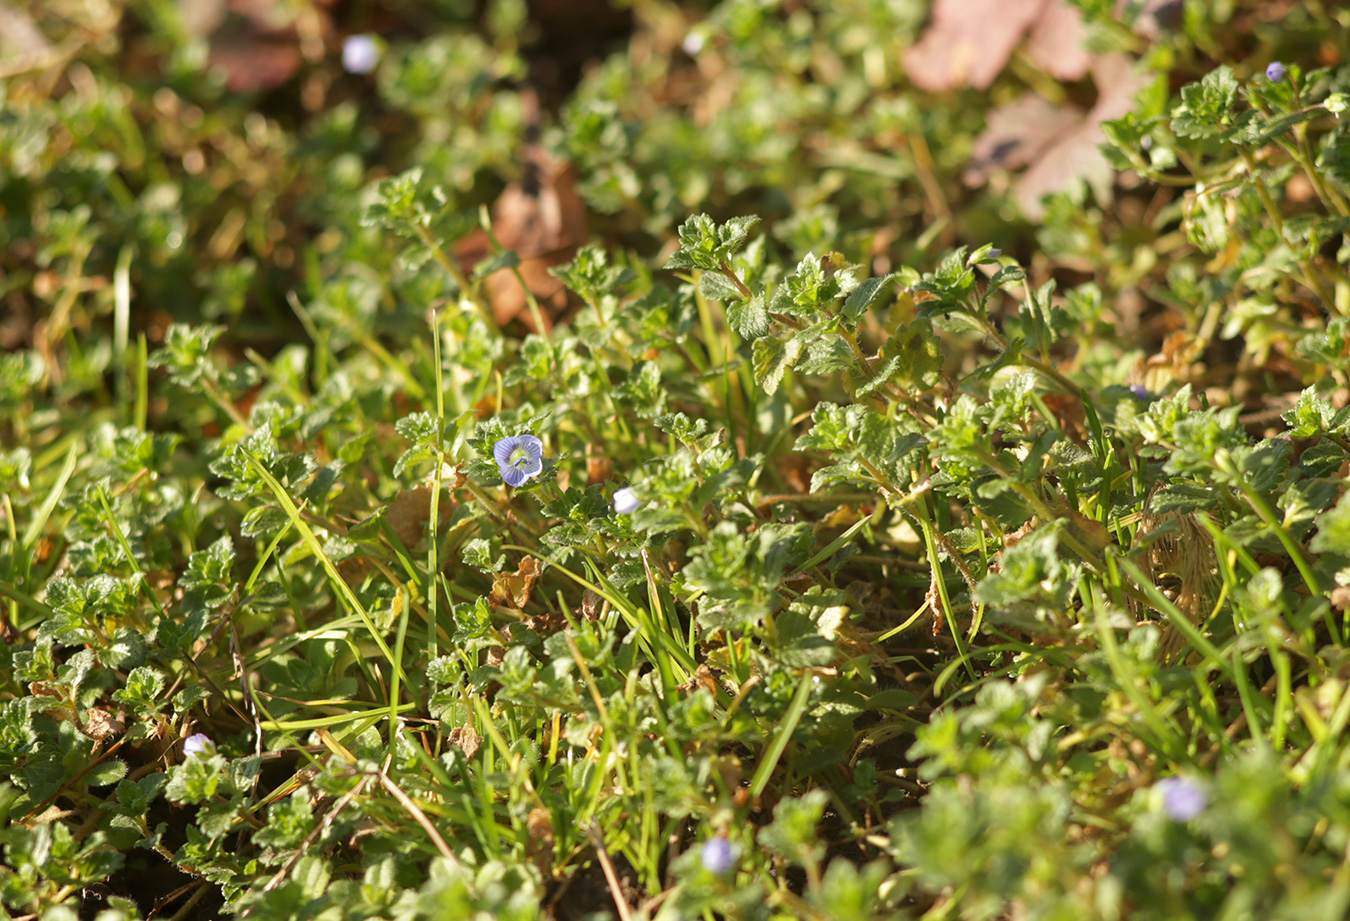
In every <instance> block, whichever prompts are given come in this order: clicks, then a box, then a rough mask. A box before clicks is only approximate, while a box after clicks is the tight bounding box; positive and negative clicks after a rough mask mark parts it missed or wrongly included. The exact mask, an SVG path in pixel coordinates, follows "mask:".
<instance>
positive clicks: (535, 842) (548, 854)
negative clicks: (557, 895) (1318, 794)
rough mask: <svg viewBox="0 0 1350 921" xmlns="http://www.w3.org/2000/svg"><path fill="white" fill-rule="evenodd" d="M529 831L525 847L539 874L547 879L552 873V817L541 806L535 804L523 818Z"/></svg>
mask: <svg viewBox="0 0 1350 921" xmlns="http://www.w3.org/2000/svg"><path fill="white" fill-rule="evenodd" d="M525 830H526V831H528V832H529V835H530V836H529V838H528V841H527V845H526V847H527V849H528V851H529V854H530V859H531V860H532V861H533V862H534V865H535V867H537V868H538V870H539V873H540V875H542V876H543V877H544V879H548V878H549V877H550V876H551V875H552V874H553V819H552V817H551V816H550V815H549V812H548V810H547V809H545V808H544V807H543V806H535V807H534V808H533V809H531V810H530V814H529V816H528V817H527V818H526V819H525Z"/></svg>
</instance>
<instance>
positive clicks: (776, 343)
mask: <svg viewBox="0 0 1350 921" xmlns="http://www.w3.org/2000/svg"><path fill="white" fill-rule="evenodd" d="M801 353H802V342H801V340H800V339H799V338H797V337H796V336H791V337H789V338H787V339H782V338H779V337H778V336H764V337H761V338H759V339H756V340H755V345H754V357H753V360H752V362H753V367H754V371H755V383H757V384H759V385H760V386H761V387H763V388H764V392H765V393H767V394H770V395H772V394H773V393H774V392H775V391H777V390H778V383H779V381H781V380H782V379H783V375H784V374H786V373H787V372H788V371H789V370H791V369H792V366H793V365H794V364H795V363H796V361H797V358H798V357H799V356H800V355H801Z"/></svg>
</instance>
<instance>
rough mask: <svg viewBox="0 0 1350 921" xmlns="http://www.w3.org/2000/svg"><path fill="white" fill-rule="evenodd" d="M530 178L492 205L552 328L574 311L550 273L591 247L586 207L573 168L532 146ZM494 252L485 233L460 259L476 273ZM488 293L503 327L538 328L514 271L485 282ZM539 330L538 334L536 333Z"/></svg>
mask: <svg viewBox="0 0 1350 921" xmlns="http://www.w3.org/2000/svg"><path fill="white" fill-rule="evenodd" d="M523 159H524V162H525V175H524V176H523V177H522V178H521V179H520V181H518V182H513V183H512V184H511V185H509V186H507V187H506V189H505V190H504V191H503V192H502V194H501V196H500V197H498V199H497V201H496V202H495V203H494V204H493V206H492V235H493V236H494V237H496V238H497V242H498V243H499V244H501V246H502V248H503V249H509V250H512V251H514V252H515V253H516V255H517V256H519V257H520V265H519V266H517V267H516V271H518V272H519V273H520V277H521V278H522V279H524V281H525V284H526V286H528V288H529V290H530V292H531V293H533V294H534V297H535V300H536V301H537V302H538V303H539V308H540V312H541V313H542V314H543V320H544V325H545V326H546V327H549V328H551V327H552V325H553V324H554V323H555V322H557V321H558V320H559V319H560V318H561V317H562V316H563V314H564V313H566V311H567V308H568V304H569V301H568V293H567V289H566V287H565V286H564V285H563V283H562V281H561V280H559V279H558V278H556V277H555V276H553V275H551V274H549V271H548V270H549V269H550V268H552V267H553V266H556V265H562V264H563V263H565V262H567V261H569V260H570V259H571V258H572V257H573V256H574V255H575V254H576V251H577V247H579V246H580V245H581V244H582V243H585V242H586V237H587V233H588V230H587V221H586V205H585V204H584V203H583V202H582V200H581V196H580V195H578V194H577V192H576V187H575V185H576V170H575V169H574V168H573V166H572V164H570V163H568V162H566V161H563V160H559V159H557V158H556V157H553V156H551V155H549V154H548V153H547V152H546V151H544V150H542V149H541V148H539V147H537V146H536V145H534V144H530V145H528V146H527V147H526V149H525V152H524V154H523ZM492 251H493V247H492V243H491V240H490V239H489V238H488V235H487V234H486V233H484V232H483V231H478V232H476V233H473V234H470V235H469V236H467V237H465V238H464V239H463V240H461V241H460V243H459V246H457V247H456V250H455V255H456V256H457V257H458V259H459V261H460V263H461V265H463V266H465V268H466V269H472V268H473V265H474V264H475V263H477V262H478V261H479V260H480V259H483V258H485V257H486V256H488V255H490V254H491V253H492ZM484 291H485V293H486V294H487V299H488V303H489V304H491V306H492V313H493V316H494V317H496V320H497V323H498V324H500V325H503V326H505V325H506V324H507V323H510V322H511V321H512V320H515V319H517V318H519V319H520V321H521V322H522V323H524V324H525V325H526V326H528V327H530V329H532V330H533V329H534V326H535V324H534V318H533V317H532V316H531V315H530V311H529V306H528V301H527V299H526V296H525V288H522V287H521V285H520V281H519V280H517V278H516V272H514V271H512V270H511V269H499V270H497V271H496V272H493V273H492V274H491V275H489V276H487V278H486V279H484ZM536 331H537V330H536Z"/></svg>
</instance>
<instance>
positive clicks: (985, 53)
mask: <svg viewBox="0 0 1350 921" xmlns="http://www.w3.org/2000/svg"><path fill="white" fill-rule="evenodd" d="M1048 2H1050V0H936V2H935V3H934V4H933V20H932V22H931V23H930V24H929V26H928V28H927V30H925V32H924V33H923V36H922V37H921V38H920V39H919V41H918V43H916V44H915V45H914V46H913V47H912V48H910V49H909V51H908V52H906V54H905V69H906V70H907V71H908V72H909V78H910V79H911V80H913V81H914V85H915V86H917V87H919V89H923V90H929V91H931V92H941V91H943V90H950V89H955V88H956V87H960V86H973V87H975V88H976V89H980V90H982V89H988V88H989V85H990V84H991V83H993V82H994V78H995V77H997V76H998V75H999V73H1000V72H1001V71H1002V70H1003V65H1004V64H1006V63H1008V56H1009V55H1011V54H1012V51H1013V49H1014V48H1016V47H1017V43H1018V42H1020V41H1021V40H1022V36H1023V35H1025V34H1026V31H1027V29H1029V28H1031V26H1032V24H1033V23H1035V22H1036V21H1037V20H1038V19H1039V18H1040V16H1041V14H1042V12H1043V11H1044V9H1045V7H1046V4H1047V3H1048Z"/></svg>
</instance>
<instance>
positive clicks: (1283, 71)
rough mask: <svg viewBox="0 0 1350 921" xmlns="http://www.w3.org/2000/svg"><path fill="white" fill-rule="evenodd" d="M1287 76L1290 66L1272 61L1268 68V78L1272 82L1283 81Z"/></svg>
mask: <svg viewBox="0 0 1350 921" xmlns="http://www.w3.org/2000/svg"><path fill="white" fill-rule="evenodd" d="M1287 76H1289V68H1288V67H1285V66H1284V65H1283V64H1281V63H1280V62H1279V61H1271V62H1270V66H1269V67H1267V68H1266V79H1267V80H1269V81H1270V82H1271V83H1283V82H1284V78H1285V77H1287Z"/></svg>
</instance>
